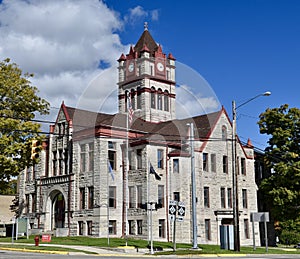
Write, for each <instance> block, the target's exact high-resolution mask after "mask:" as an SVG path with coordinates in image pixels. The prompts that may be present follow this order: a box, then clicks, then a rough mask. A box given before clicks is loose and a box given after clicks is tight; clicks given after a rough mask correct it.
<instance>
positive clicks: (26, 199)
mask: <svg viewBox="0 0 300 259" xmlns="http://www.w3.org/2000/svg"><path fill="white" fill-rule="evenodd" d="M25 201H26V204H25V205H26V211H25V213H29V205H30V204H29V194H25Z"/></svg>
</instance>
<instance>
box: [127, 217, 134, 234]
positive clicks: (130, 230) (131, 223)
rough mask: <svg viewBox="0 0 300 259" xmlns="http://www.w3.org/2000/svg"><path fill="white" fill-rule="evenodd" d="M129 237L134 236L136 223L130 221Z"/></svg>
mask: <svg viewBox="0 0 300 259" xmlns="http://www.w3.org/2000/svg"><path fill="white" fill-rule="evenodd" d="M128 229H129V235H134V221H133V220H128Z"/></svg>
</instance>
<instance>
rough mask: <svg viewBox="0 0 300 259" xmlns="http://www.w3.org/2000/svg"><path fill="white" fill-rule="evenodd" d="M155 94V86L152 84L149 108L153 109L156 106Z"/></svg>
mask: <svg viewBox="0 0 300 259" xmlns="http://www.w3.org/2000/svg"><path fill="white" fill-rule="evenodd" d="M155 95H156V91H155V88H154V87H153V86H152V87H151V108H153V109H155V108H156V105H155V103H156V100H155Z"/></svg>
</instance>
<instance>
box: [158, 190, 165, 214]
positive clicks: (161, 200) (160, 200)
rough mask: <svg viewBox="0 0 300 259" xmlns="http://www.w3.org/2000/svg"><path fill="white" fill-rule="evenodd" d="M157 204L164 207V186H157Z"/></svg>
mask: <svg viewBox="0 0 300 259" xmlns="http://www.w3.org/2000/svg"><path fill="white" fill-rule="evenodd" d="M157 197H158V200H157V203H158V204H159V205H161V207H162V208H163V207H164V206H165V186H164V185H158V193H157Z"/></svg>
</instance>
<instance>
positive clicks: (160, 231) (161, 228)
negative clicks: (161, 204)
mask: <svg viewBox="0 0 300 259" xmlns="http://www.w3.org/2000/svg"><path fill="white" fill-rule="evenodd" d="M158 236H159V237H162V238H164V237H165V220H164V219H160V220H158Z"/></svg>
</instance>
